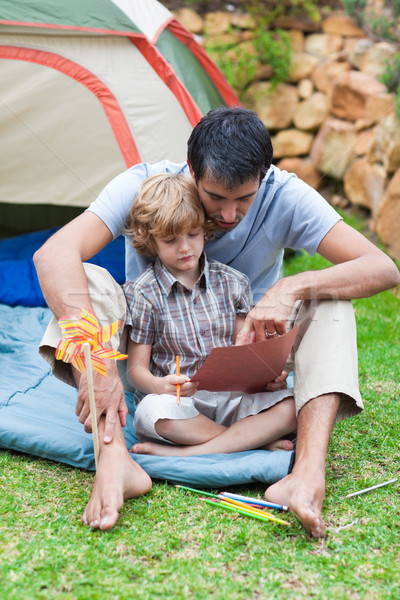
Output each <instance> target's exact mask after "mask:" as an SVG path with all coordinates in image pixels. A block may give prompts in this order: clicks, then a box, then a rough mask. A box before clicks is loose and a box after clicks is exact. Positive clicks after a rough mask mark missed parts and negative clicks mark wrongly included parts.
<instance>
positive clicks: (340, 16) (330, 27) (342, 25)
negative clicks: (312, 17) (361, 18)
mask: <svg viewBox="0 0 400 600" xmlns="http://www.w3.org/2000/svg"><path fill="white" fill-rule="evenodd" d="M322 31H323V32H324V33H329V34H331V35H340V36H342V37H360V38H364V37H365V32H364V31H363V30H362V29H360V28H359V27H357V26H356V24H355V23H354V20H353V19H352V18H351V17H350V16H349V15H347V14H346V13H337V14H333V15H331V16H330V17H328V18H327V19H325V20H324V21H323V22H322Z"/></svg>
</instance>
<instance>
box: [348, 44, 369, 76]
mask: <svg viewBox="0 0 400 600" xmlns="http://www.w3.org/2000/svg"><path fill="white" fill-rule="evenodd" d="M373 45H374V43H373V41H372V40H370V39H368V38H365V39H363V40H359V41H358V42H357V43H356V45H355V46H354V48H353V49H352V50H350V52H349V55H348V61H349V63H350V64H351V66H352V67H354V68H355V69H359V68H360V64H361V61H362V59H363V57H364V56H365V54H366V53H367V52H368V50H369V49H370V48H372V46H373Z"/></svg>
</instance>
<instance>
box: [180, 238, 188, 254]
mask: <svg viewBox="0 0 400 600" xmlns="http://www.w3.org/2000/svg"><path fill="white" fill-rule="evenodd" d="M188 248H189V243H188V239H187V237H186V236H183V237H182V238H181V243H180V244H179V249H180V251H181V252H186V251H187V250H188Z"/></svg>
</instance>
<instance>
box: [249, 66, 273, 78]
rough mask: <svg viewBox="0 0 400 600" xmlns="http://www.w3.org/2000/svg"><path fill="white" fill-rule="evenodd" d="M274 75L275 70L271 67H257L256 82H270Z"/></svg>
mask: <svg viewBox="0 0 400 600" xmlns="http://www.w3.org/2000/svg"><path fill="white" fill-rule="evenodd" d="M273 74H274V70H273V68H272V67H271V65H260V64H258V65H257V66H256V70H255V72H254V81H268V79H271V77H272V75H273Z"/></svg>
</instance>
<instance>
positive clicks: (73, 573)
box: [0, 255, 400, 600]
mask: <svg viewBox="0 0 400 600" xmlns="http://www.w3.org/2000/svg"><path fill="white" fill-rule="evenodd" d="M322 266H324V262H323V261H322V259H319V258H317V259H310V257H308V256H307V255H295V256H293V257H291V258H290V259H289V260H288V261H287V265H286V269H287V272H288V273H290V272H296V271H298V270H304V269H308V268H321V267H322ZM354 306H355V310H356V318H357V323H358V340H359V371H360V384H361V392H362V395H363V398H364V400H365V404H366V408H365V411H364V412H363V413H362V414H361V415H359V416H357V417H354V418H353V419H351V420H349V421H346V422H343V423H339V424H338V425H337V426H336V427H335V429H334V431H333V435H332V438H331V443H330V448H329V454H328V462H327V496H326V502H325V505H324V512H323V514H324V518H325V520H326V522H327V525H328V530H327V536H326V537H325V539H323V540H312V539H311V538H309V537H308V535H307V534H306V533H305V532H304V530H303V529H302V527H301V526H300V524H299V523H298V522H297V521H296V519H295V518H294V517H293V516H292V515H290V514H289V515H288V517H287V519H288V520H289V521H290V523H291V525H290V526H289V527H286V526H283V525H278V524H275V523H265V524H264V523H263V522H260V521H256V520H252V519H249V518H247V517H244V516H240V515H236V514H233V513H230V512H229V513H228V512H226V513H225V512H223V511H220V510H216V509H213V508H212V507H208V506H207V505H205V504H203V503H201V502H200V501H199V499H198V496H197V495H195V494H192V493H189V492H184V491H182V490H178V489H176V488H175V487H173V486H170V485H167V484H165V483H162V482H161V483H160V482H157V483H155V485H154V487H153V489H152V490H151V491H150V492H149V493H148V494H147V495H146V496H145V497H143V498H140V499H139V500H135V501H130V502H128V503H127V504H126V505H125V506H124V507H123V509H122V511H121V515H120V519H119V521H118V523H117V525H116V527H115V528H114V529H113V530H111V531H110V532H107V533H101V532H99V531H91V530H90V529H88V528H87V527H86V526H83V525H82V524H81V522H80V515H81V513H82V510H83V507H84V505H85V503H86V502H87V500H88V499H89V495H90V490H91V486H92V482H93V474H92V473H88V472H85V471H81V470H78V469H73V468H69V467H67V466H64V465H61V464H56V463H52V462H50V461H45V460H40V459H36V458H33V457H30V456H25V455H21V454H16V453H12V452H4V451H3V452H0V482H1V496H0V515H1V519H0V548H1V550H0V559H1V560H0V600H6V599H7V600H14V599H15V600H17V599H18V600H21V599H23V600H30V599H32V600H33V599H35V600H36V599H46V600H47V599H62V600H67V599H68V600H69V599H71V600H72V599H73V600H75V599H80V600H87V599H102V600H112V599H121V600H122V599H126V600H128V599H129V600H135V599H136V598H137V599H143V600H145V599H160V600H161V599H164V598H165V599H171V598H172V599H174V600H178V599H182V600H183V599H191V598H194V599H196V600H201V599H208V598H212V599H216V600H219V599H221V600H226V599H228V598H229V600H259V599H268V600H273V599H275V598H276V599H278V598H279V600H284V599H286V598H290V599H297V598H301V599H303V598H304V599H305V598H320V599H331V598H332V599H335V600H340V599H346V600H347V599H350V600H353V599H360V600H375V599H379V600H385V599H393V598H398V597H399V590H400V572H399V569H398V564H399V563H400V549H399V548H400V547H399V543H398V540H399V535H400V503H399V500H398V499H399V483H396V484H393V485H391V486H388V487H383V488H381V489H379V490H375V491H373V492H370V493H367V494H364V495H362V496H358V497H354V498H349V499H342V496H343V495H345V494H346V493H348V492H351V491H356V490H358V489H362V488H364V487H367V486H370V485H373V484H375V483H379V482H383V481H386V480H389V479H392V478H393V477H396V476H398V474H399V467H398V465H399V462H400V449H399V442H398V432H399V430H400V407H399V399H400V374H399V371H400V367H399V363H400V361H399V338H400V298H399V290H396V291H389V292H385V293H383V294H380V295H378V296H375V297H374V298H369V299H364V300H358V301H355V302H354ZM211 491H215V490H211ZM236 491H239V492H240V493H247V494H251V495H253V496H254V495H260V496H262V494H263V491H264V490H263V488H262V487H261V486H252V487H247V488H237V490H236Z"/></svg>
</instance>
